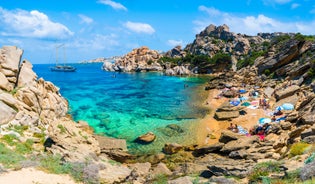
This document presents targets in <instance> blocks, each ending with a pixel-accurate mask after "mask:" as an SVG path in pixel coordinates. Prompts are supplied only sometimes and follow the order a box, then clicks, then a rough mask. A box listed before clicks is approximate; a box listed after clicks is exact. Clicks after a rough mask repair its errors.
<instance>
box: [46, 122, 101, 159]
mask: <svg viewBox="0 0 315 184" xmlns="http://www.w3.org/2000/svg"><path fill="white" fill-rule="evenodd" d="M48 136H49V140H50V141H49V142H51V143H52V144H46V145H47V146H46V149H47V150H48V151H50V152H52V153H54V154H60V155H61V156H63V157H64V158H65V159H66V160H67V161H71V162H76V161H82V160H86V159H92V160H93V159H94V157H93V156H96V155H99V154H100V151H101V150H100V148H99V143H98V141H97V140H96V139H95V138H94V137H93V136H92V135H91V134H89V133H87V132H84V131H82V130H81V129H80V128H79V127H78V125H77V124H76V123H75V122H73V121H72V120H70V119H67V118H60V119H58V120H55V121H54V122H52V123H50V124H49V127H48ZM46 142H48V140H47V141H46Z"/></svg>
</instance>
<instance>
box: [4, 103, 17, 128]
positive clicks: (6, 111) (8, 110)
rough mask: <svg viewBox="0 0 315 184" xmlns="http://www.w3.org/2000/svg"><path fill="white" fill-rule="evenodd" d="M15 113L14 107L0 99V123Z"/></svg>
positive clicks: (10, 118)
mask: <svg viewBox="0 0 315 184" xmlns="http://www.w3.org/2000/svg"><path fill="white" fill-rule="evenodd" d="M16 114H17V112H16V111H15V110H14V109H12V108H11V107H10V106H8V105H7V104H5V103H3V102H2V101H0V125H2V124H6V123H8V122H9V121H10V120H12V119H13V118H14V117H15V115H16Z"/></svg>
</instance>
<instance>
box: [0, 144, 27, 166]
mask: <svg viewBox="0 0 315 184" xmlns="http://www.w3.org/2000/svg"><path fill="white" fill-rule="evenodd" d="M22 160H25V157H24V156H22V155H20V154H17V153H15V152H14V151H12V150H10V149H9V148H7V147H6V146H5V145H4V144H3V143H0V163H1V164H3V166H4V167H6V168H16V167H19V163H20V162H21V161H22Z"/></svg>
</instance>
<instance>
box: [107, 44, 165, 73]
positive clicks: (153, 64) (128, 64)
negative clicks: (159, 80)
mask: <svg viewBox="0 0 315 184" xmlns="http://www.w3.org/2000/svg"><path fill="white" fill-rule="evenodd" d="M161 57H162V55H161V54H160V53H159V52H158V51H155V50H150V49H149V48H148V47H140V48H137V49H133V50H132V51H131V52H129V53H128V54H126V55H125V56H123V57H120V58H118V59H116V60H115V63H113V64H112V63H110V62H104V65H103V70H105V71H118V72H141V71H162V70H163V68H162V66H161V65H160V64H159V63H157V60H158V59H159V58H161Z"/></svg>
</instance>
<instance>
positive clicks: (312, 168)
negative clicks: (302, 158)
mask: <svg viewBox="0 0 315 184" xmlns="http://www.w3.org/2000/svg"><path fill="white" fill-rule="evenodd" d="M314 176H315V162H314V161H313V162H311V163H309V164H305V166H304V167H303V168H302V169H301V172H300V178H301V180H302V181H305V180H308V179H311V178H312V177H314Z"/></svg>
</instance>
